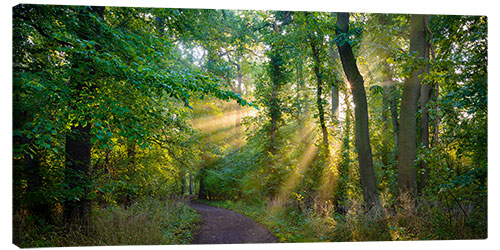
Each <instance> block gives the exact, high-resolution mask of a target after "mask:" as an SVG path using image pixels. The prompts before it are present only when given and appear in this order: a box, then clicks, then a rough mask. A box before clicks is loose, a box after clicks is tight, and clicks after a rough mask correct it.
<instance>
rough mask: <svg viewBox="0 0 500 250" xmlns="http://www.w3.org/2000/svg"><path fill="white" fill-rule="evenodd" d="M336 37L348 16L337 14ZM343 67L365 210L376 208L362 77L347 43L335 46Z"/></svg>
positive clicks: (346, 28)
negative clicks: (352, 112) (348, 87)
mask: <svg viewBox="0 0 500 250" xmlns="http://www.w3.org/2000/svg"><path fill="white" fill-rule="evenodd" d="M337 26H338V28H337V29H336V33H337V34H339V35H340V34H346V33H348V31H349V13H337ZM337 47H338V50H339V54H340V58H341V61H342V67H343V68H344V72H345V75H346V77H347V80H348V81H349V83H350V85H351V89H352V96H353V100H354V105H355V107H354V116H355V136H356V150H357V151H358V162H359V173H360V177H361V187H362V189H363V198H364V202H365V207H366V208H367V209H370V208H371V207H373V206H374V205H375V206H379V205H380V200H379V197H378V190H377V183H376V179H375V171H374V169H373V160H372V150H371V146H370V135H369V130H368V105H367V102H366V94H365V87H364V81H363V77H362V76H361V74H360V73H359V70H358V66H357V65H356V58H355V57H354V54H353V53H352V49H351V46H350V45H349V43H348V42H347V41H340V42H338V43H337Z"/></svg>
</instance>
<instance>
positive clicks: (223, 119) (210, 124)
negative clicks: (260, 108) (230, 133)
mask: <svg viewBox="0 0 500 250" xmlns="http://www.w3.org/2000/svg"><path fill="white" fill-rule="evenodd" d="M256 114H257V110H255V109H254V108H244V109H241V110H233V111H230V112H225V113H222V114H217V115H212V116H208V117H202V118H198V119H195V120H193V122H192V124H193V128H195V129H200V130H201V131H203V132H204V133H210V132H212V131H215V130H218V129H221V128H225V127H229V126H232V125H234V124H235V123H236V121H237V120H238V118H239V119H242V118H244V117H247V116H255V115H256Z"/></svg>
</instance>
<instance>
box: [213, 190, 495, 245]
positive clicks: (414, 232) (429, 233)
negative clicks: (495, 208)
mask: <svg viewBox="0 0 500 250" xmlns="http://www.w3.org/2000/svg"><path fill="white" fill-rule="evenodd" d="M211 203H212V204H214V205H216V206H221V207H225V208H228V209H232V210H235V211H238V212H240V213H243V214H245V215H247V216H249V217H252V218H254V219H255V220H257V221H258V222H260V223H262V224H264V225H266V226H268V228H269V229H271V230H272V231H273V233H274V234H275V236H276V237H277V238H278V239H280V241H281V242H343V241H397V240H453V239H484V238H486V237H487V231H486V216H485V215H484V216H482V217H478V218H476V220H477V222H476V223H472V221H471V222H468V223H463V221H464V218H463V217H461V215H460V211H459V210H460V209H459V208H458V207H454V208H446V207H444V206H442V205H441V204H439V203H435V202H428V201H425V200H420V201H415V200H412V199H410V198H409V197H408V196H402V197H401V198H400V200H399V201H398V202H397V205H394V204H388V203H384V209H383V211H369V212H366V211H365V210H364V209H363V207H362V206H361V203H360V202H359V201H357V200H349V201H348V202H346V213H345V214H339V213H335V212H334V209H333V206H331V204H328V203H326V204H321V203H319V202H317V201H314V204H312V205H310V206H307V207H306V206H303V207H300V205H299V206H298V205H297V204H294V203H293V202H289V203H285V204H283V206H281V207H280V208H278V209H277V208H276V206H268V205H267V203H271V202H267V203H266V202H265V201H264V202H260V203H248V202H245V201H223V202H222V201H219V202H211ZM471 219H472V218H468V220H471Z"/></svg>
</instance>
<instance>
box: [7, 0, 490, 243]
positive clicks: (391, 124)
mask: <svg viewBox="0 0 500 250" xmlns="http://www.w3.org/2000/svg"><path fill="white" fill-rule="evenodd" d="M99 10H102V12H100V11H99ZM13 12H14V16H13V76H14V77H13V114H14V124H13V160H14V161H13V163H14V164H13V172H14V178H13V194H14V195H13V202H14V218H13V221H14V226H15V227H14V237H15V242H16V244H18V245H20V246H23V247H38V246H69V245H80V244H85V245H87V244H88V245H120V244H173V243H188V241H189V239H190V237H191V235H190V234H191V231H192V230H193V226H194V225H195V222H196V220H197V217H196V215H194V211H192V210H190V209H188V208H187V206H186V205H185V204H184V203H182V202H176V201H175V202H174V201H166V200H165V199H167V198H173V197H179V196H183V195H186V194H187V193H188V190H190V191H189V193H190V194H191V193H193V192H194V193H197V192H199V196H200V198H206V199H209V200H211V202H213V203H214V204H218V205H220V206H225V207H229V208H231V209H234V210H236V211H239V212H242V213H245V214H247V215H249V216H251V217H254V218H256V219H257V220H259V221H260V222H262V223H263V224H265V225H267V226H269V227H270V228H271V229H272V230H273V231H274V233H275V234H276V236H277V237H278V238H279V239H280V240H281V241H283V242H304V241H361V240H363V241H364V240H419V239H436V240H437V239H465V238H485V237H486V232H487V231H486V229H487V216H486V215H487V189H488V187H487V177H488V175H487V173H488V170H487V167H488V166H487V151H488V150H487V149H488V146H487V134H488V124H487V111H488V110H487V106H488V100H487V92H488V89H487V62H488V55H487V43H488V39H487V28H488V26H487V19H486V17H482V16H452V15H449V16H443V15H430V16H429V21H428V23H427V27H426V29H427V42H428V43H429V46H430V53H429V54H430V55H429V58H428V59H422V60H416V58H417V56H416V55H415V54H411V53H409V52H408V51H409V29H410V28H409V20H410V18H409V15H404V14H403V15H402V14H366V13H353V14H352V15H351V17H352V18H351V20H350V23H349V27H350V28H349V33H347V34H342V35H337V34H336V32H335V23H336V15H334V14H332V13H321V12H292V11H244V10H199V9H152V8H119V7H105V8H103V9H98V8H94V7H89V6H51V5H29V4H22V5H18V6H16V7H14V9H13ZM337 42H338V43H346V42H347V43H349V44H350V45H351V46H352V48H353V53H354V54H355V57H356V58H357V65H358V68H359V69H360V73H361V75H362V76H363V79H364V82H365V90H366V96H367V104H368V117H369V135H370V144H371V148H372V151H373V162H374V169H375V176H376V180H377V186H378V191H379V193H380V194H381V197H380V198H381V201H382V205H383V211H365V210H364V208H363V207H362V205H361V201H362V199H363V196H362V189H361V182H360V176H359V166H358V161H357V160H356V157H357V152H356V150H355V149H354V145H355V136H354V131H355V128H356V126H355V121H354V120H355V119H354V112H353V109H354V105H353V101H352V96H351V89H350V87H349V86H350V84H349V83H348V82H347V80H346V79H345V77H344V75H343V74H342V68H341V61H340V57H339V55H338V52H337V50H336V47H335V43H337ZM423 65H426V66H428V69H429V70H428V72H426V73H424V74H422V75H421V76H420V77H421V79H422V81H423V83H424V84H428V85H430V86H431V88H432V91H431V94H430V97H431V98H430V100H429V103H428V105H427V108H428V111H429V122H430V124H429V127H430V128H431V129H430V130H429V134H430V141H431V143H430V146H429V147H424V146H423V145H417V146H418V153H417V160H416V161H415V162H414V163H415V164H414V165H415V166H420V164H421V163H425V164H426V165H427V169H423V168H418V173H419V176H420V175H423V174H424V171H428V174H429V179H428V185H427V186H425V188H423V189H422V190H421V193H419V195H418V197H414V198H415V200H412V199H411V198H409V197H404V196H400V195H399V194H398V189H397V176H398V169H397V167H396V162H397V152H398V150H399V148H398V141H397V140H398V139H397V138H398V137H397V136H398V122H399V120H400V118H399V117H400V116H399V112H400V111H399V108H398V106H399V103H400V100H401V98H402V94H401V92H402V86H401V85H402V82H403V81H404V80H405V79H406V78H407V77H408V76H410V75H411V72H412V71H413V70H414V69H415V68H417V67H419V66H423ZM318 80H320V81H318ZM319 90H321V91H319ZM335 91H337V93H338V97H337V98H338V100H337V101H338V103H339V105H338V109H339V112H338V114H336V113H335V112H334V111H333V110H332V108H334V106H335V105H333V104H334V102H335V100H334V94H332V93H334V92H335ZM421 117H422V111H421V110H420V111H419V113H418V114H417V116H416V117H415V119H416V121H419V119H421ZM87 126H88V128H89V129H90V139H89V144H90V147H89V148H86V150H89V152H90V158H91V162H90V166H88V172H78V171H75V172H74V173H73V174H74V176H73V177H75V180H79V181H80V180H81V182H79V183H80V184H77V185H75V183H72V182H71V181H68V180H69V179H70V178H68V177H70V175H71V174H72V172H71V171H69V169H71V166H68V165H67V161H66V158H67V157H68V152H67V150H68V149H67V147H68V145H67V139H68V138H70V137H71V135H72V134H73V133H74V131H75V128H77V127H87ZM325 132H327V134H328V137H327V139H328V143H329V144H328V145H327V147H323V146H322V145H321V143H322V140H320V139H319V137H320V136H318V135H319V134H322V133H323V134H325ZM417 134H418V136H421V135H422V134H423V133H421V132H420V131H417ZM79 136H83V135H81V134H80V135H78V134H77V136H76V137H77V138H78V137H79ZM323 142H324V140H323ZM78 200H88V201H89V204H90V205H91V208H92V209H91V211H90V213H89V214H88V217H89V218H91V220H90V224H89V225H88V228H70V227H68V225H67V224H65V222H64V221H63V220H62V211H63V210H64V205H65V203H66V202H68V201H78ZM381 209H382V208H381ZM382 212H383V215H381V214H382ZM109 224H116V225H120V228H121V229H116V230H114V229H113V228H110V227H109ZM137 225H141V226H143V227H140V228H138V229H137V230H136V231H134V232H140V233H137V234H134V233H131V232H132V231H133V228H134V227H135V226H137ZM84 229H85V230H84ZM64 230H68V232H69V233H68V234H66V235H65V234H63V232H65V231H64ZM148 230H151V231H150V233H149V234H148V233H146V232H147V231H148ZM118 231H120V232H118ZM92 233H94V234H95V237H93V238H92V239H90V238H91V237H90V236H93V234H92ZM110 235H114V238H113V237H110ZM134 237H135V238H134Z"/></svg>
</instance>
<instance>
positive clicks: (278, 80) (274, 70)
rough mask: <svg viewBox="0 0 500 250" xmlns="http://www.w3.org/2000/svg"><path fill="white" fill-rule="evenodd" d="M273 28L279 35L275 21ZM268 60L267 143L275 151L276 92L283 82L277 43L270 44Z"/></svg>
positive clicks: (276, 128) (278, 114)
mask: <svg viewBox="0 0 500 250" xmlns="http://www.w3.org/2000/svg"><path fill="white" fill-rule="evenodd" d="M273 28H274V33H275V35H276V36H279V35H280V26H279V24H278V23H277V22H275V23H274V24H273ZM270 59H271V60H270V61H269V67H270V69H271V84H272V87H271V88H272V89H271V99H270V100H269V113H270V116H271V127H270V131H269V134H270V143H269V144H270V145H269V152H271V153H275V152H276V148H277V147H276V146H277V145H276V144H277V142H276V140H277V133H278V121H279V120H280V119H281V110H280V106H281V105H280V103H279V99H278V93H279V91H280V88H281V85H282V82H283V79H282V77H283V75H282V72H281V71H282V67H281V65H282V64H283V59H282V56H281V51H280V48H278V47H277V45H275V44H273V45H271V54H270Z"/></svg>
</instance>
